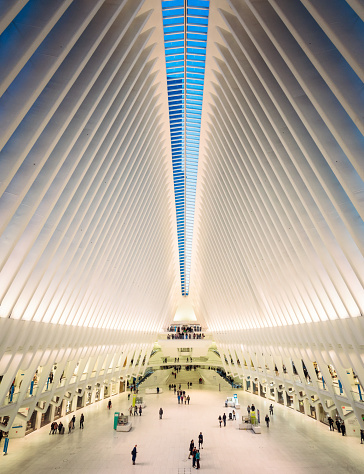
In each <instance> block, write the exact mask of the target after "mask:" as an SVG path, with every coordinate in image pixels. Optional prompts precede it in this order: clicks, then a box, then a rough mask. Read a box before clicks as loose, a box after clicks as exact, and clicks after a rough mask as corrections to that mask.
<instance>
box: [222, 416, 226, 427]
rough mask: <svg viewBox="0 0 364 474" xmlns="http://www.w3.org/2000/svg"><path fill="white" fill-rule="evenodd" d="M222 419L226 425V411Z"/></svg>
mask: <svg viewBox="0 0 364 474" xmlns="http://www.w3.org/2000/svg"><path fill="white" fill-rule="evenodd" d="M222 419H223V421H224V426H226V414H225V413H224V414H223V415H222Z"/></svg>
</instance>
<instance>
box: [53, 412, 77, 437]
mask: <svg viewBox="0 0 364 474" xmlns="http://www.w3.org/2000/svg"><path fill="white" fill-rule="evenodd" d="M84 422H85V416H84V414H83V413H81V416H80V429H81V430H83V426H84ZM75 423H76V416H75V415H73V417H72V418H71V420H70V422H69V423H68V434H70V433H72V430H74V429H75ZM57 431H58V433H59V434H64V425H63V423H62V421H60V422H59V423H57V422H56V421H53V423H51V430H50V432H49V434H57Z"/></svg>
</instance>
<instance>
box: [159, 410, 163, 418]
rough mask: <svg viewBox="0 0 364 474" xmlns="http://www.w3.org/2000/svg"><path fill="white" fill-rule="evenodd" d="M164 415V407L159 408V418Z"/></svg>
mask: <svg viewBox="0 0 364 474" xmlns="http://www.w3.org/2000/svg"><path fill="white" fill-rule="evenodd" d="M162 416H163V408H160V409H159V419H160V420H161V419H162Z"/></svg>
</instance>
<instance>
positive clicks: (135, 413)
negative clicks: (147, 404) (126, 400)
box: [129, 405, 143, 416]
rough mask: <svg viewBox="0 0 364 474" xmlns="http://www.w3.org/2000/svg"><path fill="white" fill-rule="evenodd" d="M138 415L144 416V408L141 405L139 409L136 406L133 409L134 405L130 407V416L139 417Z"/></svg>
mask: <svg viewBox="0 0 364 474" xmlns="http://www.w3.org/2000/svg"><path fill="white" fill-rule="evenodd" d="M138 413H139V416H142V413H143V408H142V406H141V405H139V408H138V405H135V406H134V408H133V405H130V408H129V415H130V416H133V415H134V416H138Z"/></svg>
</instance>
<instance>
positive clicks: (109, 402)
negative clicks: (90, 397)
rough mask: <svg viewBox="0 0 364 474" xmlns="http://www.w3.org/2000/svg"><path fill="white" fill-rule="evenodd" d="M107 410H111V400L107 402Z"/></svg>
mask: <svg viewBox="0 0 364 474" xmlns="http://www.w3.org/2000/svg"><path fill="white" fill-rule="evenodd" d="M107 408H108V409H109V410H110V408H111V400H109V401H108V402H107Z"/></svg>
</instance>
